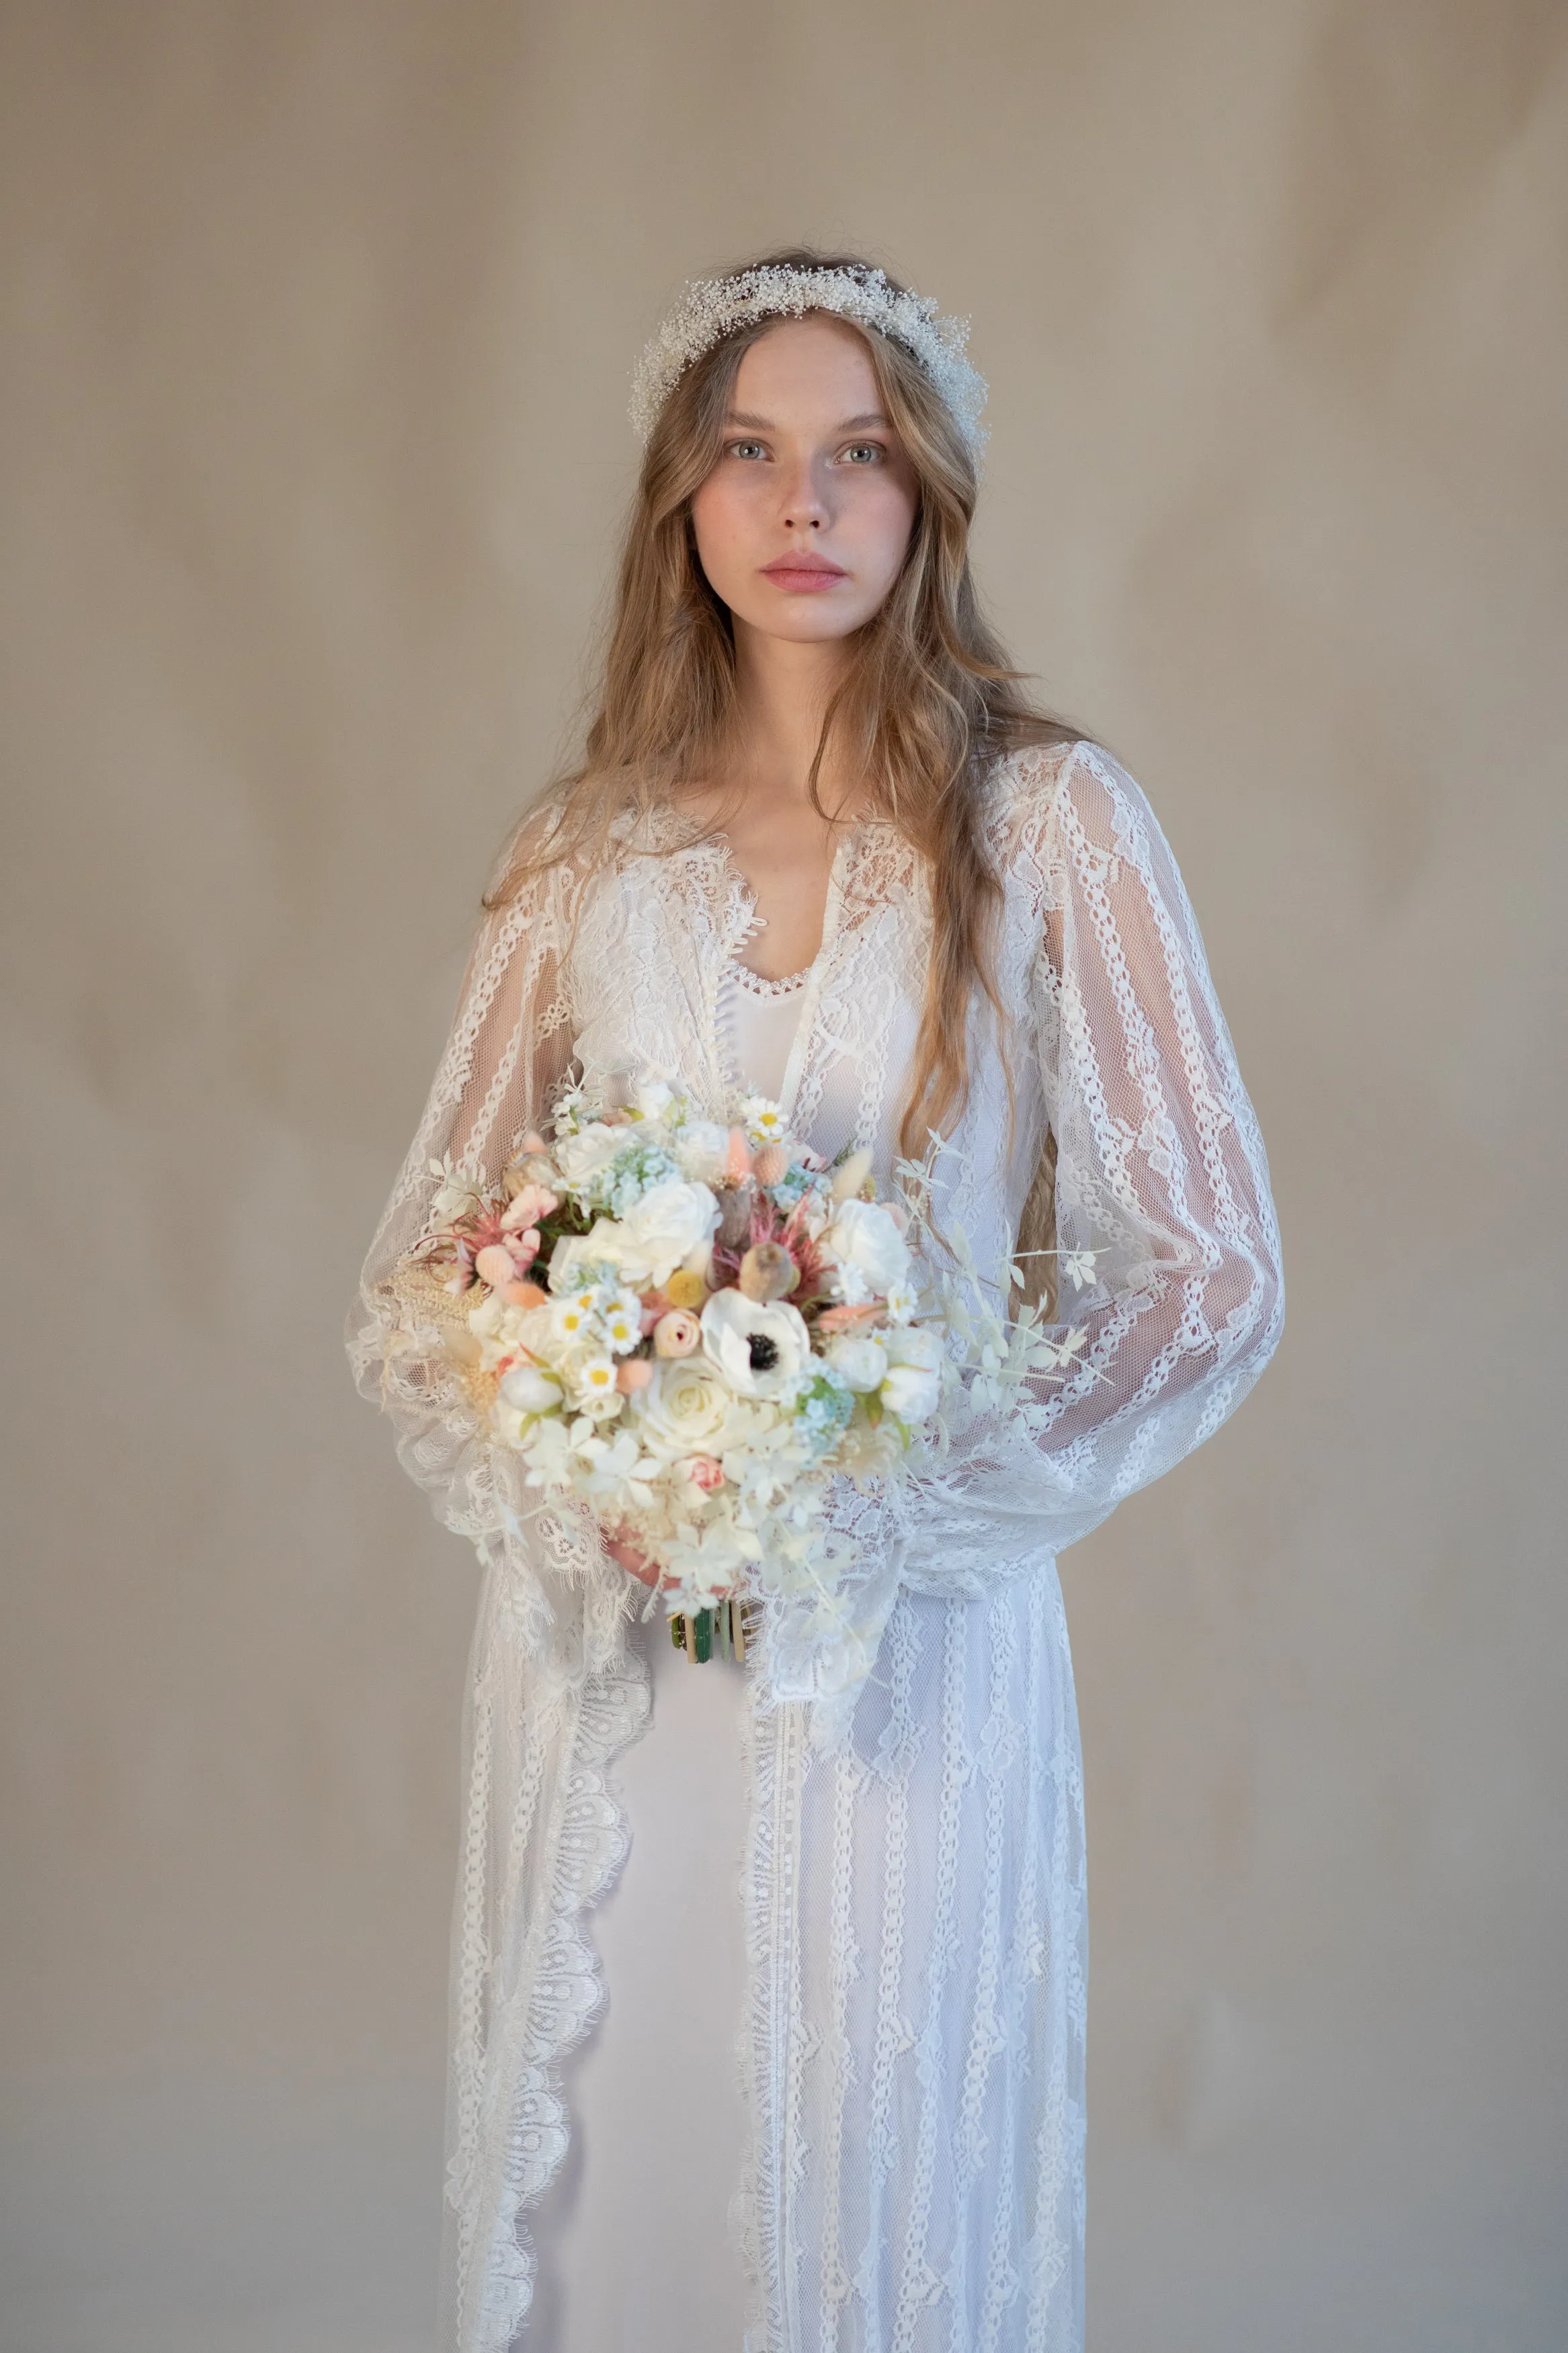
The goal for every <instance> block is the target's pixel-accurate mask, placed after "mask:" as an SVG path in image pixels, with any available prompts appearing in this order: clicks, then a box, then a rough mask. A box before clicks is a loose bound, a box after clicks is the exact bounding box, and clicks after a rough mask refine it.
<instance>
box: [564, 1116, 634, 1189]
mask: <svg viewBox="0 0 1568 2353" xmlns="http://www.w3.org/2000/svg"><path fill="white" fill-rule="evenodd" d="M628 1141H629V1138H628V1137H627V1134H626V1129H625V1128H624V1127H609V1126H606V1125H605V1122H604V1121H603V1120H602V1119H595V1120H590V1122H589V1123H588V1125H587V1126H586V1127H580V1128H579V1129H578V1131H577V1133H576V1134H575V1135H563V1137H562V1138H561V1141H560V1142H559V1144H557V1145H556V1147H555V1157H556V1161H557V1163H558V1164H559V1166H560V1169H561V1173H562V1175H563V1176H564V1177H565V1179H566V1182H567V1184H568V1185H570V1186H571V1187H572V1188H573V1190H574V1191H577V1190H579V1189H580V1188H581V1187H583V1186H584V1185H591V1184H592V1183H593V1181H594V1179H595V1176H598V1174H599V1173H600V1171H601V1169H605V1168H607V1167H608V1166H609V1165H610V1163H611V1161H612V1160H613V1159H614V1158H615V1156H616V1153H617V1152H624V1151H625V1149H626V1145H627V1143H628Z"/></svg>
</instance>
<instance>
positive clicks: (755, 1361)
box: [746, 1332, 779, 1373]
mask: <svg viewBox="0 0 1568 2353" xmlns="http://www.w3.org/2000/svg"><path fill="white" fill-rule="evenodd" d="M746 1345H747V1346H748V1348H749V1349H750V1350H751V1352H752V1372H753V1373H771V1372H772V1371H773V1366H775V1365H776V1364H777V1363H778V1360H779V1344H778V1342H777V1341H776V1340H770V1339H769V1337H768V1335H767V1334H766V1333H765V1332H753V1333H752V1334H751V1335H750V1336H749V1337H748V1339H747V1342H746Z"/></svg>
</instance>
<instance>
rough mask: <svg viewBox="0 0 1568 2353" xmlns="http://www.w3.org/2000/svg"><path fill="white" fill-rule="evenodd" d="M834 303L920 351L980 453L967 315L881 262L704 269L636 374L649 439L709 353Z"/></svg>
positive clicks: (641, 433)
mask: <svg viewBox="0 0 1568 2353" xmlns="http://www.w3.org/2000/svg"><path fill="white" fill-rule="evenodd" d="M807 311H834V312H835V313H836V314H837V317H839V318H840V319H850V320H853V322H855V324H856V325H857V326H861V327H875V328H878V329H879V331H880V332H882V333H883V334H884V335H892V336H896V337H897V339H898V341H899V342H900V343H902V344H903V346H904V349H905V350H906V351H908V352H912V353H913V354H914V356H915V358H916V359H917V360H919V362H920V364H921V367H922V368H923V369H924V370H925V372H926V374H927V375H928V376H929V377H930V378H931V383H932V384H933V385H935V387H936V389H937V391H938V392H939V393H940V394H941V395H942V399H943V400H944V401H945V402H946V403H947V406H948V407H949V408H950V409H951V410H952V416H953V419H954V421H955V422H956V424H957V426H958V428H959V431H960V432H961V433H962V434H963V438H964V439H965V441H967V442H968V444H969V447H970V448H971V450H972V451H973V453H974V455H975V456H976V457H978V456H979V454H980V451H981V449H982V448H983V447H984V441H985V434H984V428H983V427H982V425H981V422H980V412H981V410H982V409H983V408H984V406H985V379H984V376H983V375H980V374H979V373H978V372H977V371H976V370H975V369H974V368H973V366H972V365H971V364H970V363H969V361H968V360H967V359H966V358H965V356H964V347H965V345H966V344H967V343H968V341H969V322H968V320H967V319H939V318H938V317H937V313H936V304H935V303H934V302H931V301H921V298H920V296H919V295H918V294H912V293H903V294H899V293H895V292H894V290H893V289H892V287H890V286H889V283H888V280H887V277H886V275H885V273H884V272H883V271H882V270H880V269H786V268H779V267H774V266H772V265H768V266H764V267H763V268H762V269H742V270H740V271H738V272H737V273H736V275H735V276H734V277H732V278H697V279H693V280H691V282H690V283H689V285H688V286H687V288H686V290H685V292H684V293H683V294H682V296H681V298H680V300H679V302H678V303H677V304H676V306H675V308H674V310H673V311H670V312H669V314H668V317H667V318H666V319H665V321H664V322H663V324H662V325H661V326H660V327H659V329H658V333H657V334H656V335H655V336H654V337H653V339H652V341H651V342H650V343H648V344H647V348H646V349H645V351H644V353H643V355H642V358H641V359H640V360H639V361H638V363H637V374H636V375H635V376H634V377H633V379H632V401H631V419H632V423H633V425H634V426H635V427H637V437H638V438H639V439H640V440H643V441H646V440H647V437H648V435H649V434H650V433H651V432H652V430H653V427H654V420H655V419H656V418H657V417H658V412H659V410H660V409H661V408H662V407H663V406H664V404H665V402H666V401H667V400H668V398H669V396H670V394H671V393H672V392H673V391H674V389H675V387H676V385H678V384H679V381H680V379H681V377H682V376H683V375H685V373H686V371H687V369H688V368H689V366H690V365H691V363H692V361H693V360H697V359H700V358H701V356H702V354H703V353H704V352H708V351H711V350H712V348H713V346H714V344H715V343H718V342H720V341H721V338H722V337H723V336H725V335H727V334H729V333H730V332H731V330H732V329H734V328H736V327H744V326H749V325H750V324H751V323H752V321H753V320H755V319H773V318H778V319H799V318H803V317H804V316H805V313H806V312H807Z"/></svg>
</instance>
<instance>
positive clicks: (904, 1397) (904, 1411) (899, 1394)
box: [882, 1365, 942, 1422]
mask: <svg viewBox="0 0 1568 2353" xmlns="http://www.w3.org/2000/svg"><path fill="white" fill-rule="evenodd" d="M941 1396H942V1377H941V1376H940V1374H938V1373H937V1372H936V1371H935V1370H934V1369H931V1370H930V1371H928V1370H927V1368H926V1366H924V1365H895V1366H893V1367H892V1369H891V1371H890V1372H889V1375H888V1377H887V1379H886V1380H885V1381H884V1382H883V1383H882V1403H883V1405H884V1406H885V1407H886V1408H887V1409H888V1411H889V1413H892V1414H896V1415H897V1416H898V1418H899V1419H900V1421H906V1422H916V1421H924V1420H925V1419H926V1417H927V1416H928V1415H929V1414H933V1413H934V1412H935V1411H936V1409H937V1403H938V1400H939V1399H940V1398H941Z"/></svg>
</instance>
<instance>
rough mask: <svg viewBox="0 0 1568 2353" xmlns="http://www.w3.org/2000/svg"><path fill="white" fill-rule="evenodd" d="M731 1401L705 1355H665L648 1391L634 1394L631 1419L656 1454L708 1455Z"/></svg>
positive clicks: (655, 1367) (648, 1385)
mask: <svg viewBox="0 0 1568 2353" xmlns="http://www.w3.org/2000/svg"><path fill="white" fill-rule="evenodd" d="M729 1402H730V1400H729V1398H727V1397H726V1395H725V1393H724V1388H723V1384H722V1383H721V1381H720V1379H719V1377H718V1376H717V1375H716V1374H715V1372H714V1370H713V1367H712V1366H711V1365H708V1364H705V1363H704V1362H703V1360H702V1358H701V1357H700V1356H663V1357H660V1359H659V1360H658V1363H657V1364H656V1365H655V1366H654V1370H653V1378H652V1380H651V1381H649V1383H648V1384H647V1388H641V1389H637V1390H635V1391H634V1392H633V1395H632V1400H631V1403H632V1417H633V1419H634V1421H635V1423H636V1426H637V1435H638V1436H639V1437H640V1438H641V1440H642V1442H643V1444H644V1445H645V1446H646V1447H647V1448H649V1449H650V1450H651V1451H652V1452H654V1453H656V1454H661V1455H666V1456H670V1457H674V1456H677V1455H682V1454H706V1453H707V1452H708V1451H710V1440H713V1439H715V1438H717V1436H718V1434H719V1431H720V1430H721V1427H722V1426H723V1420H724V1415H725V1412H726V1410H727V1409H728V1407H729Z"/></svg>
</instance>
